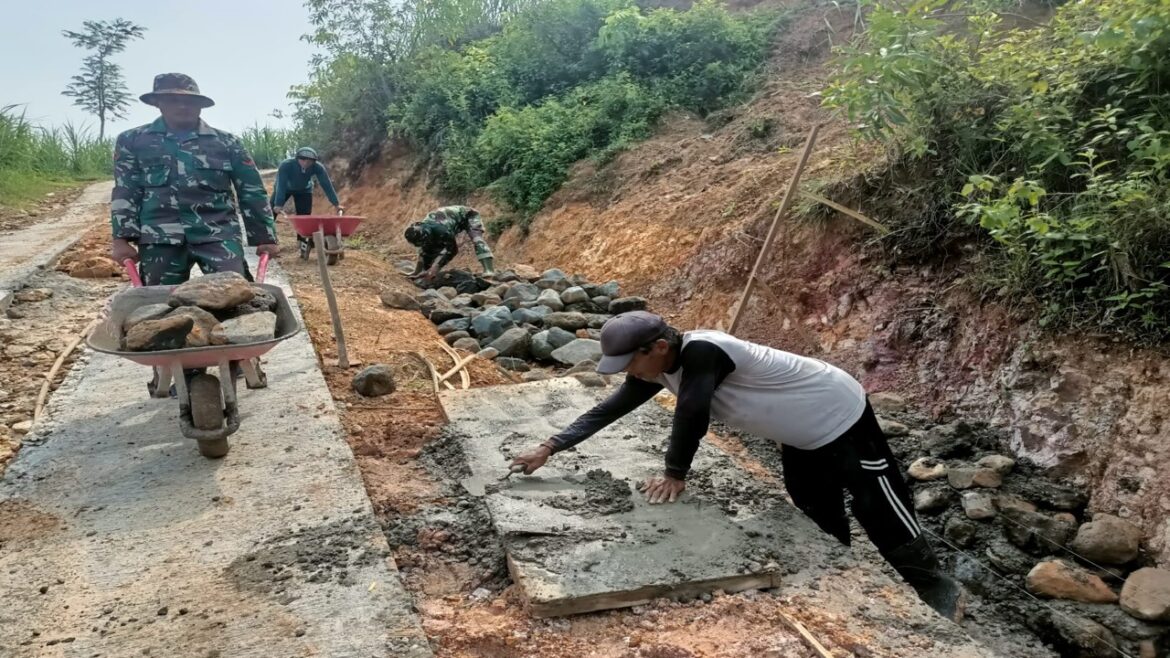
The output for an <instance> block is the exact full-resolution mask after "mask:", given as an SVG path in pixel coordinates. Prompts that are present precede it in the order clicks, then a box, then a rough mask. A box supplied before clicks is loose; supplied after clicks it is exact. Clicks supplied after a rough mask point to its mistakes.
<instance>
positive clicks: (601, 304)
mask: <svg viewBox="0 0 1170 658" xmlns="http://www.w3.org/2000/svg"><path fill="white" fill-rule="evenodd" d="M589 301H591V302H593V305H594V306H596V307H598V308H604V309H606V310H609V303H610V302H612V301H613V300H612V299H610V298H609V297H606V296H605V295H597V296H596V297H590V298H589Z"/></svg>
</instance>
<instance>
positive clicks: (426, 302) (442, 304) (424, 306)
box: [419, 298, 455, 319]
mask: <svg viewBox="0 0 1170 658" xmlns="http://www.w3.org/2000/svg"><path fill="white" fill-rule="evenodd" d="M419 307H420V308H419V311H421V312H422V314H423V316H424V317H426V318H427V319H430V317H431V315H433V314H434V312H435V311H450V310H453V309H454V308H455V307H454V306H451V302H449V301H447V300H446V299H434V298H424V299H422V301H420V302H419Z"/></svg>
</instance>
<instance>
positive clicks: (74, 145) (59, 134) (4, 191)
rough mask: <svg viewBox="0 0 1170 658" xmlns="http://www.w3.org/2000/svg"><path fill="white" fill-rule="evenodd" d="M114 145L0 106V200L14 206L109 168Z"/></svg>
mask: <svg viewBox="0 0 1170 658" xmlns="http://www.w3.org/2000/svg"><path fill="white" fill-rule="evenodd" d="M113 149H114V146H113V144H112V143H111V142H110V141H109V140H101V139H97V138H96V137H94V136H93V135H92V134H91V133H89V132H88V131H86V130H84V129H80V128H77V127H75V126H73V125H71V124H66V125H64V126H62V127H60V128H48V129H46V128H41V127H39V126H34V125H32V124H31V123H29V122H28V120H27V119H25V116H24V114H23V112H19V111H18V108H17V107H16V106H12V105H9V106H6V107H0V205H4V206H18V205H21V204H23V203H25V202H28V201H32V200H35V199H38V198H40V197H41V196H42V195H43V194H44V193H45V192H47V191H49V190H52V189H54V188H57V187H61V186H63V185H67V184H68V183H71V182H74V181H78V180H87V179H95V178H100V177H102V176H106V175H108V174H109V171H110V158H111V154H112V153H113Z"/></svg>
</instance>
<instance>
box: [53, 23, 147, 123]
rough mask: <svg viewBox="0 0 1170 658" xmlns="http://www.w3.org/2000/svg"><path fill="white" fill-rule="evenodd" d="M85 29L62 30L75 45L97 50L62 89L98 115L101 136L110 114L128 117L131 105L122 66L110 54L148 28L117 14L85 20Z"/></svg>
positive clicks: (80, 104)
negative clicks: (105, 19)
mask: <svg viewBox="0 0 1170 658" xmlns="http://www.w3.org/2000/svg"><path fill="white" fill-rule="evenodd" d="M82 26H83V27H84V30H83V31H81V32H74V31H72V30H62V31H61V34H63V35H64V36H65V38H67V39H69V40H70V41H72V42H73V45H74V46H77V47H78V48H84V49H86V50H92V51H94V52H93V54H91V55H89V56H88V57H86V58H85V59H84V60H82V62H81V73H80V74H78V75H75V76H73V78H72V79H73V82H71V83H69V85H68V86H67V87H66V88H65V91H63V92H61V94H62V95H64V96H69V97H70V98H72V99H73V104H74V105H76V106H78V107H80V108H82V109H84V110H85V111H86V112H89V113H90V114H93V115H95V116H97V118H98V139H104V138H105V135H106V118H107V117H110V118H114V119H124V118H126V110H127V108H129V106H130V92H129V91H127V90H126V83H125V81H124V80H123V79H122V67H121V66H118V65H117V64H115V63H113V62H112V61H110V57H111V56H112V55H114V54H116V53H120V52H122V51H123V50H125V49H126V42H128V41H130V40H131V39H141V38H142V34H143V32H145V31H146V28H144V27H141V26H139V25H135V24H134V23H131V22H130V21H127V20H123V19H121V18H116V19H114V20H113V21H108V22H107V21H85V22H84V23H82Z"/></svg>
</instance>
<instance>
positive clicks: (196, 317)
mask: <svg viewBox="0 0 1170 658" xmlns="http://www.w3.org/2000/svg"><path fill="white" fill-rule="evenodd" d="M171 315H172V316H175V317H178V316H186V317H189V318H191V320H192V321H193V322H194V323H195V324H194V325H192V326H191V331H190V332H189V333H188V334H187V347H207V346H208V345H226V344H227V342H228V337H227V335H226V334H225V333H224V330H223V325H221V324H220V323H219V320H217V319H216V317H215V316H214V315H212V314H211V313H210V312H209V311H205V310H203V309H201V308H199V307H198V306H180V307H179V308H176V309H175V310H174V312H173V313H171Z"/></svg>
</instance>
